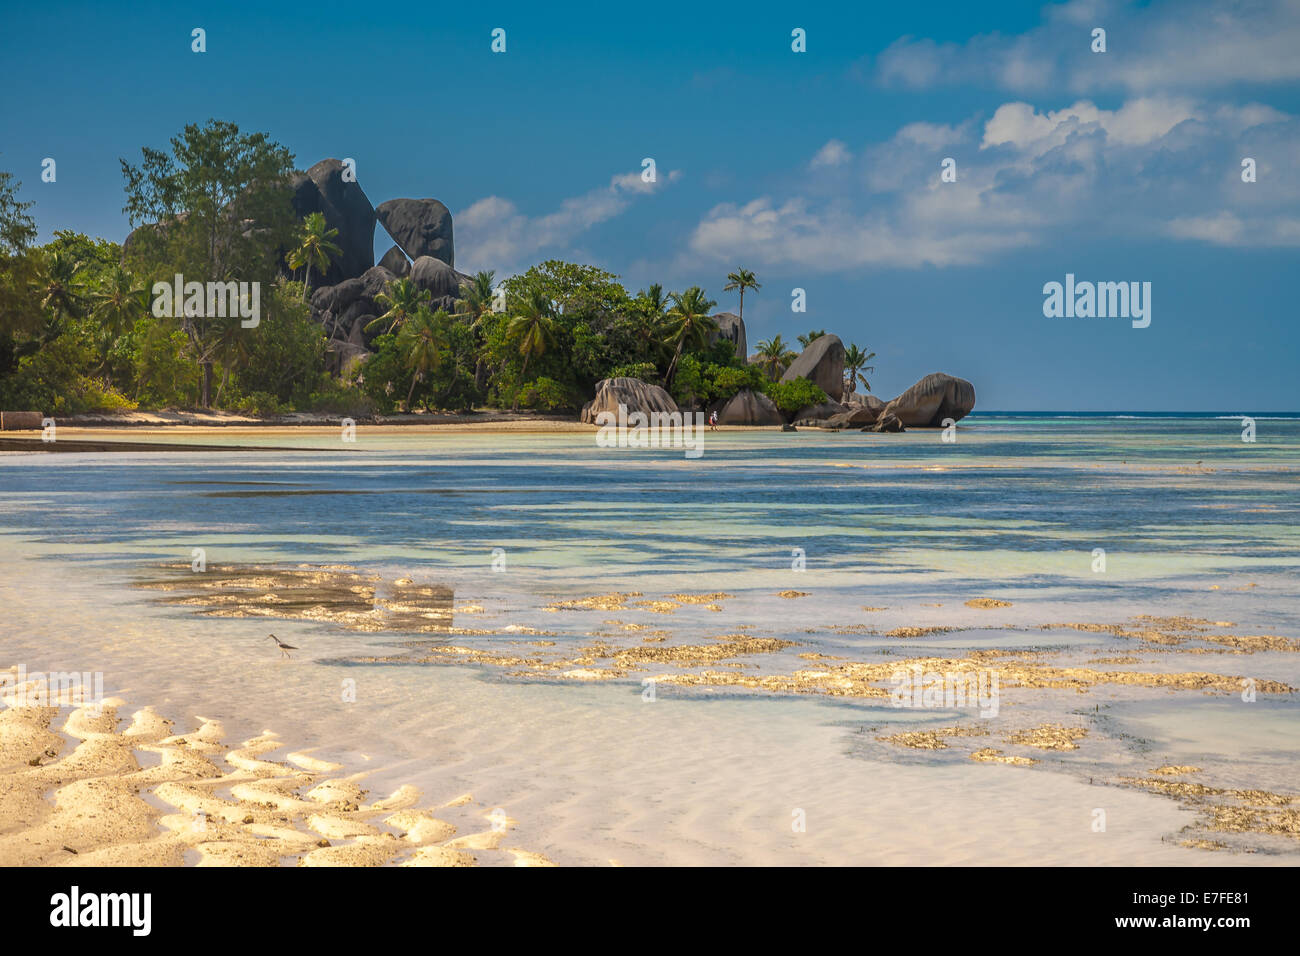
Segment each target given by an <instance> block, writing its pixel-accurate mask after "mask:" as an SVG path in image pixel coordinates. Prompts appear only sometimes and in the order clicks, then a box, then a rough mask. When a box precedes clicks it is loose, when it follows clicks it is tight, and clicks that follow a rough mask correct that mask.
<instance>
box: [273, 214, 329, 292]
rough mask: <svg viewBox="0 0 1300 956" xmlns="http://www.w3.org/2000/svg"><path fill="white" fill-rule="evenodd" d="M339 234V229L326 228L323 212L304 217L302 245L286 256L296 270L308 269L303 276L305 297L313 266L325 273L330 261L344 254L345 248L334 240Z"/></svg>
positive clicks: (300, 236) (290, 266)
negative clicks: (341, 247) (340, 246)
mask: <svg viewBox="0 0 1300 956" xmlns="http://www.w3.org/2000/svg"><path fill="white" fill-rule="evenodd" d="M338 234H339V231H338V230H337V229H329V228H326V225H325V216H324V214H323V213H319V212H313V213H309V214H308V215H307V216H305V217H304V218H303V220H302V232H301V233H300V234H299V236H298V238H299V241H300V245H299V246H298V247H297V248H296V249H291V250H290V251H289V253H288V255H286V256H285V259H286V261H287V262H288V263H289V268H290V269H293V270H294V271H295V272H297V271H298V270H299V269H306V271H305V272H304V273H303V276H302V295H303V298H306V297H307V283H308V282H309V281H310V279H311V269H312V266H315V267H316V271H317V272H319V273H321V274H322V275H324V274H325V272H326V270H328V269H329V267H330V263H331V262H332V261H333V260H335V259H337V258H338V257H339V256H341V255H343V250H342V249H340V248H339V247H338V245H337V244H335V243H334V242H333V241H332V240H333V239H334V238H335V237H336V236H338Z"/></svg>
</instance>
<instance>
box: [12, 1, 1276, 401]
mask: <svg viewBox="0 0 1300 956" xmlns="http://www.w3.org/2000/svg"><path fill="white" fill-rule="evenodd" d="M560 7H562V8H560ZM3 22H4V26H5V29H4V31H3V34H0V55H2V56H3V58H4V61H5V62H6V64H7V65H8V68H9V69H8V70H7V74H8V80H7V87H8V88H7V89H6V92H5V96H4V97H3V102H0V168H2V169H6V170H9V171H11V172H13V173H15V175H16V176H17V177H18V178H19V179H21V180H22V181H23V189H22V192H21V195H22V198H24V199H28V200H34V201H35V202H36V207H35V209H34V210H33V211H34V214H35V216H36V219H37V224H38V226H39V228H40V231H41V236H42V239H45V238H48V237H49V235H50V234H51V233H52V232H53V231H54V230H55V229H63V228H71V229H76V230H79V231H82V232H86V233H90V234H92V235H102V236H105V237H108V238H111V239H115V240H120V239H121V238H123V237H124V236H125V234H126V232H127V231H128V227H127V223H126V220H125V217H124V216H123V214H122V212H121V207H122V204H123V194H122V177H121V173H120V169H119V164H118V159H119V157H125V158H127V159H128V160H131V161H136V160H137V159H138V157H139V150H140V147H141V146H143V145H151V146H159V147H161V146H164V145H165V144H166V142H167V140H168V138H169V137H170V136H172V135H174V134H175V133H176V132H177V131H179V130H180V128H181V127H182V126H183V125H184V124H185V123H188V122H201V121H203V120H206V119H207V118H209V117H217V118H221V119H228V120H232V121H234V122H236V123H238V124H239V125H240V126H241V127H242V128H244V129H246V130H262V131H265V132H267V133H269V134H270V135H271V136H272V137H273V138H274V139H277V140H278V141H280V142H282V143H284V144H285V145H286V146H287V147H289V149H290V150H292V151H293V153H294V154H295V156H296V157H297V161H298V165H299V166H300V167H302V168H306V167H307V166H309V165H311V164H312V163H314V162H315V161H317V160H318V159H321V158H324V157H327V156H335V157H340V158H342V157H352V158H354V159H355V160H356V162H357V173H358V179H359V181H360V183H361V185H362V186H363V188H364V189H365V190H366V193H367V194H368V196H369V197H370V200H371V202H372V203H374V204H376V205H378V204H379V203H380V202H382V201H384V200H386V199H391V198H395V197H399V196H410V197H417V198H418V197H425V196H432V197H435V198H438V199H441V200H442V201H443V202H445V203H446V204H447V205H448V207H449V208H450V209H451V210H452V213H453V216H454V219H455V230H456V264H457V267H458V268H460V269H461V270H462V271H474V270H477V269H480V268H494V269H496V270H497V272H498V275H504V274H508V273H509V272H511V271H515V270H517V269H521V268H524V267H526V266H527V265H529V264H531V263H533V262H537V261H540V260H542V259H545V258H551V257H562V258H568V259H574V260H577V261H583V262H589V263H592V264H596V265H600V266H603V267H605V268H607V269H610V270H611V271H613V272H616V273H618V274H620V275H621V276H622V277H623V280H624V282H625V284H626V285H627V286H628V287H629V288H630V289H632V290H635V289H637V288H640V287H643V286H645V285H646V284H648V283H649V282H652V281H656V280H658V281H661V282H663V283H664V284H665V285H666V286H667V287H669V288H682V287H684V286H687V285H693V284H700V285H703V286H704V287H705V288H706V290H708V291H709V292H710V293H711V294H712V296H713V298H715V299H718V300H719V303H720V308H730V309H732V310H733V311H734V309H735V300H734V297H733V296H732V295H731V294H724V293H722V291H721V287H722V285H723V283H724V281H725V280H724V278H723V277H724V276H725V274H726V272H727V271H729V270H730V269H731V268H734V267H735V266H737V265H743V266H745V267H747V268H750V269H752V270H754V271H755V272H756V273H757V274H758V276H759V279H760V281H762V283H763V288H762V290H761V291H760V292H758V293H757V294H752V293H751V294H750V295H747V296H746V302H745V319H746V325H747V327H748V334H749V340H750V342H751V343H755V342H757V341H758V340H759V339H762V338H767V337H770V336H771V335H774V334H777V333H780V334H782V335H784V336H785V338H786V339H787V340H793V338H794V337H795V335H796V334H798V333H800V332H803V331H806V330H807V329H809V328H826V329H828V330H830V331H832V332H836V333H837V334H839V335H840V336H841V338H843V339H844V340H845V341H846V342H849V341H853V342H857V343H858V344H860V345H862V346H864V347H869V348H871V349H873V350H874V351H875V352H876V353H877V356H878V357H877V360H876V363H875V364H876V366H877V373H876V375H875V377H874V378H873V387H874V390H875V391H876V392H877V393H879V394H881V395H882V396H884V397H885V398H888V397H890V396H892V395H893V394H895V393H896V392H898V391H900V390H901V389H903V388H905V387H906V386H907V385H909V384H910V383H911V382H913V381H914V380H916V379H917V378H919V377H921V376H922V375H924V374H926V373H928V372H931V371H946V372H949V373H952V374H954V375H960V376H962V377H964V378H968V379H970V380H971V381H972V382H974V383H975V386H976V390H977V393H978V396H979V402H978V407H979V408H981V409H985V410H992V409H1044V410H1056V409H1082V410H1123V409H1135V410H1139V409H1147V410H1222V411H1229V412H1246V413H1249V412H1261V411H1266V410H1274V411H1294V410H1297V408H1298V406H1297V401H1296V397H1295V395H1296V391H1295V386H1294V382H1295V376H1296V372H1295V366H1296V360H1297V357H1300V331H1298V329H1297V324H1298V323H1297V318H1300V316H1297V309H1296V304H1295V298H1294V295H1293V293H1292V289H1293V287H1294V284H1295V281H1296V279H1295V277H1296V276H1297V275H1298V274H1300V270H1298V269H1297V262H1298V259H1297V253H1298V252H1300V180H1298V179H1297V167H1300V119H1298V118H1297V117H1298V116H1300V55H1297V51H1300V4H1297V3H1295V2H1259V3H1242V4H1236V3H1223V2H1215V3H1211V2H1205V0H1182V2H1170V0H1163V2H1161V0H1156V2H1152V3H1144V4H1132V3H1121V2H1092V0H1087V2H1075V3H1066V4H1049V5H1043V4H1039V3H1004V4H1000V5H984V4H970V3H952V4H947V3H930V4H923V5H922V4H917V5H904V4H889V5H880V6H879V7H877V6H875V5H870V4H834V5H817V6H814V5H811V4H790V3H782V4H761V3H735V4H709V5H704V4H682V3H664V2H656V3H653V4H641V5H634V4H619V5H610V4H591V5H537V4H497V5H493V6H489V7H480V5H467V6H466V7H465V8H463V9H449V8H447V7H445V6H441V5H440V6H438V7H429V6H424V5H409V6H408V5H365V4H355V3H346V4H345V3H331V2H327V0H322V2H319V3H316V4H314V5H313V6H312V7H311V8H309V9H308V8H301V7H283V6H278V5H277V6H274V7H271V6H267V5H262V4H242V3H233V2H224V3H212V4H196V5H187V4H168V5H161V4H158V5H151V4H130V5H127V4H121V5H119V7H118V8H116V9H115V8H112V7H105V6H100V5H91V4H48V5H27V6H24V7H22V8H14V7H13V6H12V5H11V7H10V8H9V9H6V10H5V11H4V13H3ZM194 27H203V28H204V29H205V30H206V31H207V45H208V51H207V52H206V53H204V54H195V53H192V52H191V51H190V31H191V29H193V28H194ZM494 27H501V28H504V29H505V30H506V44H507V49H506V52H505V53H504V54H494V53H492V52H491V50H490V42H491V37H490V33H491V30H492V29H493V28H494ZM795 27H799V28H802V29H804V30H805V31H806V34H807V52H806V53H794V52H792V51H791V48H790V44H791V38H790V34H791V30H792V29H794V28H795ZM1094 27H1101V28H1104V29H1105V30H1106V31H1107V36H1106V39H1107V52H1105V53H1092V52H1091V50H1090V45H1091V42H1092V39H1091V35H1092V30H1093V29H1094ZM47 156H48V157H53V158H55V159H56V161H57V163H58V179H57V182H55V183H42V182H41V179H40V170H41V161H42V159H43V158H45V157H47ZM644 157H653V158H654V159H655V162H656V166H657V170H658V180H657V182H656V183H655V184H654V185H653V186H652V187H651V186H647V185H646V184H644V183H642V182H641V180H640V176H639V175H638V174H639V171H640V169H641V160H642V159H643V158H644ZM945 157H952V158H953V159H955V160H956V162H957V182H955V183H942V182H940V163H941V161H942V160H943V159H944V158H945ZM1243 157H1252V158H1254V159H1255V160H1256V164H1257V169H1258V180H1257V181H1256V182H1255V183H1250V184H1246V183H1242V182H1241V176H1240V162H1241V160H1242V158H1243ZM376 245H377V251H378V252H379V253H382V252H383V251H384V249H385V248H387V245H388V241H387V239H386V237H384V236H382V235H380V236H379V237H378V238H377V242H376ZM1067 272H1071V273H1074V274H1075V275H1076V276H1078V278H1079V279H1091V280H1094V281H1145V282H1151V283H1152V322H1151V325H1150V327H1149V328H1145V329H1133V328H1131V327H1130V325H1129V323H1128V322H1126V321H1124V320H1115V319H1048V318H1045V317H1044V316H1043V312H1042V304H1043V293H1042V287H1043V285H1044V283H1047V282H1051V281H1058V282H1059V281H1062V280H1063V279H1064V276H1065V274H1066V273H1067ZM796 287H798V288H803V289H805V290H806V292H807V301H808V311H807V313H805V314H794V313H792V312H791V310H790V301H791V290H792V289H793V288H796Z"/></svg>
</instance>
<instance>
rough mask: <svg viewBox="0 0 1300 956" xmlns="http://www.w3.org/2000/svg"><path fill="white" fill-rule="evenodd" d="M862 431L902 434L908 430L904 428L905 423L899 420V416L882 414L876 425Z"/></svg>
mask: <svg viewBox="0 0 1300 956" xmlns="http://www.w3.org/2000/svg"><path fill="white" fill-rule="evenodd" d="M862 430H863V431H864V432H901V431H906V430H907V429H905V428H904V427H903V423H902V422H901V421H899V420H898V416H897V415H894V414H889V413H882V414H881V416H880V417H879V418H877V419H876V422H875V424H874V425H869V426H867V427H866V428H864V429H862Z"/></svg>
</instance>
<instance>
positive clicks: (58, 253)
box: [36, 249, 85, 324]
mask: <svg viewBox="0 0 1300 956" xmlns="http://www.w3.org/2000/svg"><path fill="white" fill-rule="evenodd" d="M82 265H83V264H82V263H81V262H79V261H76V260H74V259H73V258H72V257H71V256H70V255H68V254H67V253H66V252H65V251H64V250H62V249H55V250H54V251H53V252H49V253H46V254H45V255H43V256H41V260H40V266H39V269H38V271H37V274H36V295H37V296H38V297H39V299H40V303H41V308H42V309H45V310H46V311H48V312H49V313H50V314H51V315H52V316H53V317H54V321H55V323H56V324H57V323H58V321H59V319H61V318H70V317H73V316H76V315H78V314H79V313H80V312H81V310H82V308H83V307H84V306H85V293H84V288H83V286H82V282H81V268H82Z"/></svg>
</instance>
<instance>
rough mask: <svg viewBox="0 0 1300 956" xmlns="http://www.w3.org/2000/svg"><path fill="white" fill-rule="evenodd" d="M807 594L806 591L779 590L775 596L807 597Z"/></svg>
mask: <svg viewBox="0 0 1300 956" xmlns="http://www.w3.org/2000/svg"><path fill="white" fill-rule="evenodd" d="M808 594H809V592H808V591H781V592H779V593H778V594H777V597H783V598H801V597H807V596H808Z"/></svg>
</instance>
